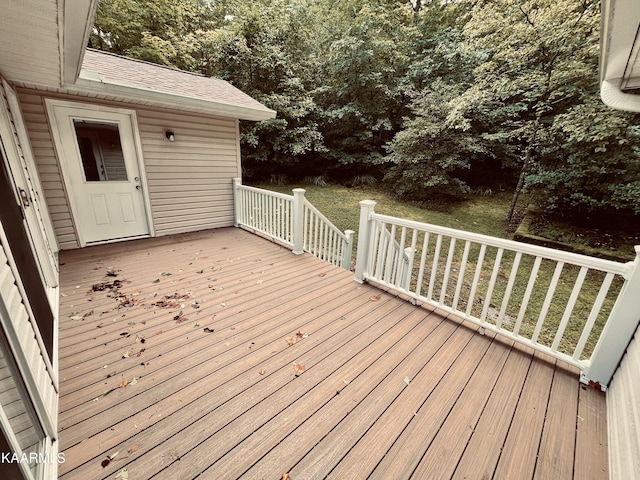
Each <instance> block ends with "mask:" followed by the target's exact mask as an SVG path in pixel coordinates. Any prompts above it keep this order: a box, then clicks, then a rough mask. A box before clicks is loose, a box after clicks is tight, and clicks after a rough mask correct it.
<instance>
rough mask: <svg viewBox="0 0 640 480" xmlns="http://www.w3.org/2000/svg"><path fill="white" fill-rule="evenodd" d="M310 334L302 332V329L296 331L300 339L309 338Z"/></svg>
mask: <svg viewBox="0 0 640 480" xmlns="http://www.w3.org/2000/svg"><path fill="white" fill-rule="evenodd" d="M308 336H309V334H307V333H302V332H301V331H300V330H298V331H297V332H296V338H297V339H298V340H302V339H303V338H307V337H308Z"/></svg>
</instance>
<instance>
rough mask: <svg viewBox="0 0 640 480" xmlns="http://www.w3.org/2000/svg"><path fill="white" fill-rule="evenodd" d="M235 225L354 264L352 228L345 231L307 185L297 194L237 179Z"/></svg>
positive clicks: (299, 249)
mask: <svg viewBox="0 0 640 480" xmlns="http://www.w3.org/2000/svg"><path fill="white" fill-rule="evenodd" d="M233 192H234V205H235V225H236V226H237V227H243V228H245V229H249V230H251V231H253V232H256V233H260V234H262V235H265V236H267V237H269V238H271V239H272V240H274V241H278V242H280V243H283V244H285V245H287V246H289V247H291V248H292V251H293V253H295V254H301V253H303V252H307V253H310V254H311V255H313V256H315V257H318V258H320V259H322V260H326V261H327V262H330V263H333V264H334V265H338V266H340V267H342V268H345V269H347V270H348V269H350V268H351V255H352V250H353V234H354V232H353V231H352V230H347V231H345V232H344V233H343V232H341V231H340V230H339V229H338V228H337V227H336V226H335V225H333V223H331V222H330V221H329V220H328V219H327V218H326V217H325V216H324V215H322V213H320V212H319V211H318V209H317V208H315V207H314V206H313V205H312V204H311V203H309V201H308V200H307V199H306V198H304V193H305V191H304V189H302V188H295V189H294V190H293V195H286V194H283V193H277V192H272V191H270V190H263V189H261V188H255V187H249V186H246V185H242V183H241V181H240V179H234V181H233Z"/></svg>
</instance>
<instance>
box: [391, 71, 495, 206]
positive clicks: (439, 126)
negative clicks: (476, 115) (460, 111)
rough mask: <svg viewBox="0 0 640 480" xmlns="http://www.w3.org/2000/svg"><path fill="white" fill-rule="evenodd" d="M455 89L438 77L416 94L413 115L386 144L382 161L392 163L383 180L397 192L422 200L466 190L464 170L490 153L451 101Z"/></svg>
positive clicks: (412, 106) (455, 95)
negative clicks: (457, 113) (458, 113)
mask: <svg viewBox="0 0 640 480" xmlns="http://www.w3.org/2000/svg"><path fill="white" fill-rule="evenodd" d="M459 94H460V92H458V91H456V89H455V87H454V86H452V85H449V84H446V83H445V82H443V81H442V80H436V81H435V82H433V84H432V86H431V87H430V88H425V89H423V90H421V91H420V92H419V93H416V94H415V96H414V98H413V100H412V102H411V111H412V114H413V115H412V117H407V118H406V119H405V121H404V124H403V129H402V131H400V132H398V133H397V134H396V135H395V137H394V139H393V141H392V142H390V143H389V145H388V147H387V149H388V150H389V155H388V156H387V158H386V160H387V161H389V162H392V163H393V164H395V165H394V166H392V167H391V168H390V169H389V170H388V172H387V174H386V175H385V180H387V181H388V182H391V186H392V188H393V190H394V191H395V192H396V193H397V194H398V195H402V196H405V197H407V198H410V199H424V197H425V196H428V197H433V196H442V195H449V196H460V195H461V194H465V193H468V191H469V185H468V183H467V182H466V181H465V180H464V178H465V177H468V175H467V174H466V173H465V171H467V170H470V169H471V167H472V165H473V164H474V163H475V162H474V160H476V159H483V158H484V157H486V156H488V155H490V153H489V151H488V150H487V148H486V145H485V144H484V142H483V140H482V138H481V136H480V135H478V132H476V131H474V129H473V127H472V125H471V124H470V123H469V122H461V121H460V118H459V117H458V116H457V115H456V114H455V108H453V106H452V102H453V101H454V100H455V99H456V98H457V96H459Z"/></svg>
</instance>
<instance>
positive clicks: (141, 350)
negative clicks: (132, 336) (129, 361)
mask: <svg viewBox="0 0 640 480" xmlns="http://www.w3.org/2000/svg"><path fill="white" fill-rule="evenodd" d="M145 350H146V348H141V349H140V351H139V352H138V354H137V355H136V357H139V356H140V355H142V354H143V353H144V351H145Z"/></svg>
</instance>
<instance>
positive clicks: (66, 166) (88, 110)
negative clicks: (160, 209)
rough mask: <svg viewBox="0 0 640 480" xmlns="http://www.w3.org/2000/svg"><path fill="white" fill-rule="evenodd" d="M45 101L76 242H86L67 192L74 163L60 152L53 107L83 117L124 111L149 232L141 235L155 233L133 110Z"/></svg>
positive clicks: (75, 210) (136, 121)
mask: <svg viewBox="0 0 640 480" xmlns="http://www.w3.org/2000/svg"><path fill="white" fill-rule="evenodd" d="M45 105H46V108H47V114H48V116H49V123H50V126H51V134H52V135H53V143H54V145H55V148H56V154H57V156H58V162H59V164H60V171H61V172H62V178H63V181H64V185H65V189H66V196H67V201H68V202H69V207H70V209H71V220H72V222H73V226H74V229H75V231H76V235H77V237H78V243H79V244H80V246H81V247H85V246H86V245H87V243H88V242H87V240H86V239H85V238H84V237H83V234H82V227H81V225H80V222H81V220H80V219H79V218H78V214H77V212H78V205H77V202H76V199H75V196H74V195H73V194H72V193H71V192H70V190H71V181H70V175H71V174H70V169H71V168H75V167H74V166H72V165H70V163H71V160H69V159H67V158H66V156H65V155H64V154H63V152H64V150H63V147H62V145H63V139H62V136H61V133H60V132H61V131H60V128H59V125H58V121H57V119H56V116H55V109H56V108H66V109H73V110H74V111H77V112H78V116H81V117H87V118H91V116H92V113H93V114H95V113H96V112H106V113H111V114H119V115H124V116H127V117H129V121H130V122H131V127H132V132H131V133H132V136H133V143H134V144H133V145H132V147H133V150H134V151H135V157H136V162H137V165H138V171H139V175H140V186H141V188H142V197H143V203H144V207H145V212H144V214H145V216H146V222H147V226H148V228H149V235H143V237H147V236H151V237H153V236H155V229H154V226H153V220H152V216H151V201H150V200H149V188H148V183H147V175H146V171H145V168H144V162H143V156H142V143H141V140H140V133H139V130H138V120H137V116H136V112H135V110H129V109H124V108H114V107H107V106H103V105H95V104H89V103H80V102H70V101H66V100H57V99H51V98H46V99H45ZM97 120H100V119H99V118H98V119H97ZM120 240H121V239H115V240H105V241H104V242H101V241H98V242H91V244H92V245H93V244H97V243H109V242H111V241H120Z"/></svg>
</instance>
